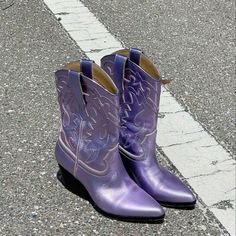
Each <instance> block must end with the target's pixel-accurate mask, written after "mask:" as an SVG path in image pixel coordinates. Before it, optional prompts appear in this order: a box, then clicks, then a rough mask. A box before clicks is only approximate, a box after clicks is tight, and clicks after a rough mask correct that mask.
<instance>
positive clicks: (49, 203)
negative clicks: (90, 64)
mask: <svg viewBox="0 0 236 236" xmlns="http://www.w3.org/2000/svg"><path fill="white" fill-rule="evenodd" d="M114 2H115V1H114ZM5 3H6V2H5ZM5 3H4V4H5ZM9 3H10V1H9ZM13 3H14V4H13V5H11V6H10V5H9V6H10V7H9V8H6V7H5V6H6V4H5V5H4V4H3V1H0V7H1V8H0V9H2V10H0V65H1V66H0V68H1V73H0V147H1V151H0V166H1V172H0V183H1V186H0V208H1V211H0V235H3V236H4V235H10V236H12V235H23V236H25V235H164V236H165V235H166V236H167V235H176V236H178V235H186V236H189V235H191V236H192V235H193V236H194V235H196V236H199V235H214V236H215V235H216V236H217V235H226V233H224V231H223V229H222V228H221V225H220V224H219V223H218V222H217V221H216V220H215V218H214V217H213V216H212V215H211V213H210V212H209V211H208V210H207V208H206V207H205V206H204V204H202V203H201V200H200V201H199V203H198V205H197V207H196V209H195V210H193V211H181V210H173V209H167V213H166V215H167V217H166V221H165V223H164V224H161V225H155V224H133V223H125V222H121V221H115V220H111V219H108V218H105V217H103V216H101V215H100V214H99V213H97V212H96V211H95V210H94V209H93V207H92V206H91V205H90V204H89V203H88V202H87V201H86V200H84V199H82V198H80V197H78V196H77V195H75V194H73V193H71V192H69V191H68V190H66V189H65V188H64V187H63V185H62V184H61V183H60V182H59V181H58V180H57V177H56V174H57V171H58V168H57V164H56V161H55V159H54V145H55V141H56V138H57V135H58V131H59V126H60V120H59V109H58V105H57V97H56V90H55V86H54V77H53V72H54V71H55V70H56V69H57V68H60V67H61V66H62V65H63V64H65V63H66V62H68V61H71V60H75V59H78V58H80V57H81V56H82V55H83V52H81V50H80V49H79V48H78V47H77V46H76V45H75V43H74V42H73V41H72V40H71V39H70V38H69V36H68V34H67V33H66V32H65V31H64V29H63V28H62V27H61V26H60V24H59V23H58V22H57V20H56V18H55V17H54V16H53V15H52V14H51V13H50V12H49V11H48V10H47V9H46V7H45V6H44V4H43V2H42V1H37V0H30V1H26V0H21V1H14V2H13ZM100 3H101V2H100ZM97 4H99V1H97V3H95V2H94V7H96V6H98V5H97ZM3 5H4V7H3ZM104 22H106V21H105V20H104ZM139 42H140V41H139V39H138V38H137V42H136V44H138V43H139ZM131 43H132V42H131V41H127V44H131ZM140 43H141V42H140ZM140 45H141V46H142V44H140ZM150 46H151V45H149V43H147V42H146V48H145V47H144V48H145V50H148V48H149V47H150ZM150 49H151V47H150ZM150 49H149V50H150ZM151 51H152V50H150V51H149V52H151ZM147 52H148V51H147ZM151 55H152V57H153V58H154V54H151ZM164 63H165V60H164V61H162V70H164V69H163V68H165V67H164ZM160 158H161V160H162V162H163V163H164V164H165V165H166V166H168V168H169V169H171V170H172V171H174V172H176V170H175V169H174V167H173V166H171V165H170V164H169V163H168V162H167V161H166V160H165V159H164V158H163V156H161V157H160ZM176 173H177V172H176ZM177 174H178V173H177Z"/></svg>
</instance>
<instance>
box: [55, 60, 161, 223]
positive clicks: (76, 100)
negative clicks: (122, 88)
mask: <svg viewBox="0 0 236 236" xmlns="http://www.w3.org/2000/svg"><path fill="white" fill-rule="evenodd" d="M56 88H57V91H58V101H59V104H60V110H61V120H62V125H61V131H60V135H59V138H58V141H57V144H56V149H55V155H56V160H57V162H58V164H59V167H60V169H61V172H62V175H63V179H64V182H65V185H70V184H75V182H76V181H75V179H76V180H77V182H78V185H77V186H79V185H80V186H82V187H81V188H85V189H86V191H87V193H88V194H89V196H90V198H91V199H90V200H91V201H92V203H93V206H94V207H95V208H96V209H97V210H98V211H99V212H101V213H103V214H104V215H106V216H109V217H114V218H118V219H121V220H126V221H138V222H163V218H164V210H163V208H162V207H161V206H160V205H159V204H158V203H157V202H156V201H155V199H153V198H152V197H151V196H150V195H148V194H147V193H146V192H145V191H144V190H143V189H141V188H140V187H139V186H138V185H137V184H136V183H135V182H134V181H133V180H132V179H131V178H130V176H129V175H128V173H127V172H126V170H125V168H124V165H123V162H122V160H121V157H120V154H119V150H118V141H119V123H120V120H119V114H118V110H119V97H118V89H117V87H116V86H115V84H114V83H113V81H112V80H111V79H110V78H109V76H108V75H107V74H106V73H105V72H104V71H103V70H102V69H101V68H100V67H99V66H97V65H96V64H95V63H94V62H92V61H90V60H85V59H84V60H81V61H80V62H72V63H69V64H68V65H66V67H65V68H64V69H62V70H58V71H57V72H56ZM75 187H76V186H75ZM81 191H82V189H81Z"/></svg>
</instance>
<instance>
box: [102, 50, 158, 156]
mask: <svg viewBox="0 0 236 236" xmlns="http://www.w3.org/2000/svg"><path fill="white" fill-rule="evenodd" d="M118 53H119V52H118ZM121 53H122V54H123V55H120V54H114V55H109V56H107V57H104V58H103V59H102V67H103V69H104V70H105V71H106V72H107V73H109V74H110V76H111V78H112V79H113V81H114V82H115V83H116V85H117V87H118V88H119V89H120V90H121V95H120V106H121V110H120V117H121V128H120V145H121V149H122V150H123V151H125V152H128V155H129V156H132V157H133V158H135V159H144V158H145V157H146V156H148V155H151V154H154V152H155V148H153V147H155V140H156V127H157V118H158V111H159V101H160V93H161V80H160V76H159V74H158V72H156V74H155V73H154V72H155V71H154V69H153V65H148V62H147V60H148V59H147V58H145V59H143V56H142V54H141V53H140V52H139V51H137V50H130V54H129V55H126V56H129V58H127V57H124V52H121ZM145 60H146V61H145ZM139 64H140V66H139ZM141 66H142V67H141ZM148 66H149V67H150V68H151V69H152V71H151V69H149V71H151V73H148V72H147V70H148ZM143 67H144V68H145V70H146V71H145V70H144V68H143ZM151 74H152V75H151ZM154 76H155V77H154Z"/></svg>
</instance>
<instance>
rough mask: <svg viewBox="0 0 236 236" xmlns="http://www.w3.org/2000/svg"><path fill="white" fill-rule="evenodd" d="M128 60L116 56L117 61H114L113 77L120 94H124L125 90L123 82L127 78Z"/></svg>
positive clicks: (118, 55)
mask: <svg viewBox="0 0 236 236" xmlns="http://www.w3.org/2000/svg"><path fill="white" fill-rule="evenodd" d="M126 61H127V58H126V57H124V56H122V55H120V54H116V55H115V61H114V70H113V71H114V75H113V76H112V79H113V82H114V83H115V85H116V87H117V88H118V89H119V92H120V93H122V90H123V88H122V87H123V86H122V84H123V81H124V76H125V65H126Z"/></svg>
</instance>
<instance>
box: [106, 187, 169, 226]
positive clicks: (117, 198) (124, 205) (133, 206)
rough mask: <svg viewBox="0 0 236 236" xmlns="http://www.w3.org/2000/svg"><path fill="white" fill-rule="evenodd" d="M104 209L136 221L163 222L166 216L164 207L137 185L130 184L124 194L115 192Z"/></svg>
mask: <svg viewBox="0 0 236 236" xmlns="http://www.w3.org/2000/svg"><path fill="white" fill-rule="evenodd" d="M103 196H104V195H103ZM108 202H109V203H108ZM103 203H104V201H103ZM103 207H105V208H103V210H104V211H105V212H107V213H109V214H111V215H116V216H117V217H119V218H124V219H130V220H132V219H133V220H135V221H139V220H140V221H147V222H148V221H151V220H154V221H155V219H156V220H158V219H160V220H161V219H162V220H163V219H164V215H165V212H164V209H163V207H162V206H161V205H160V204H159V203H158V202H157V201H156V200H155V199H154V198H152V197H151V196H150V195H149V194H147V193H146V192H145V191H144V190H142V189H141V188H140V187H139V186H138V185H136V184H135V183H133V184H130V185H129V188H127V189H125V191H123V194H118V195H115V194H114V192H113V197H112V199H111V198H110V199H109V200H108V199H106V205H104V204H103Z"/></svg>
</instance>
